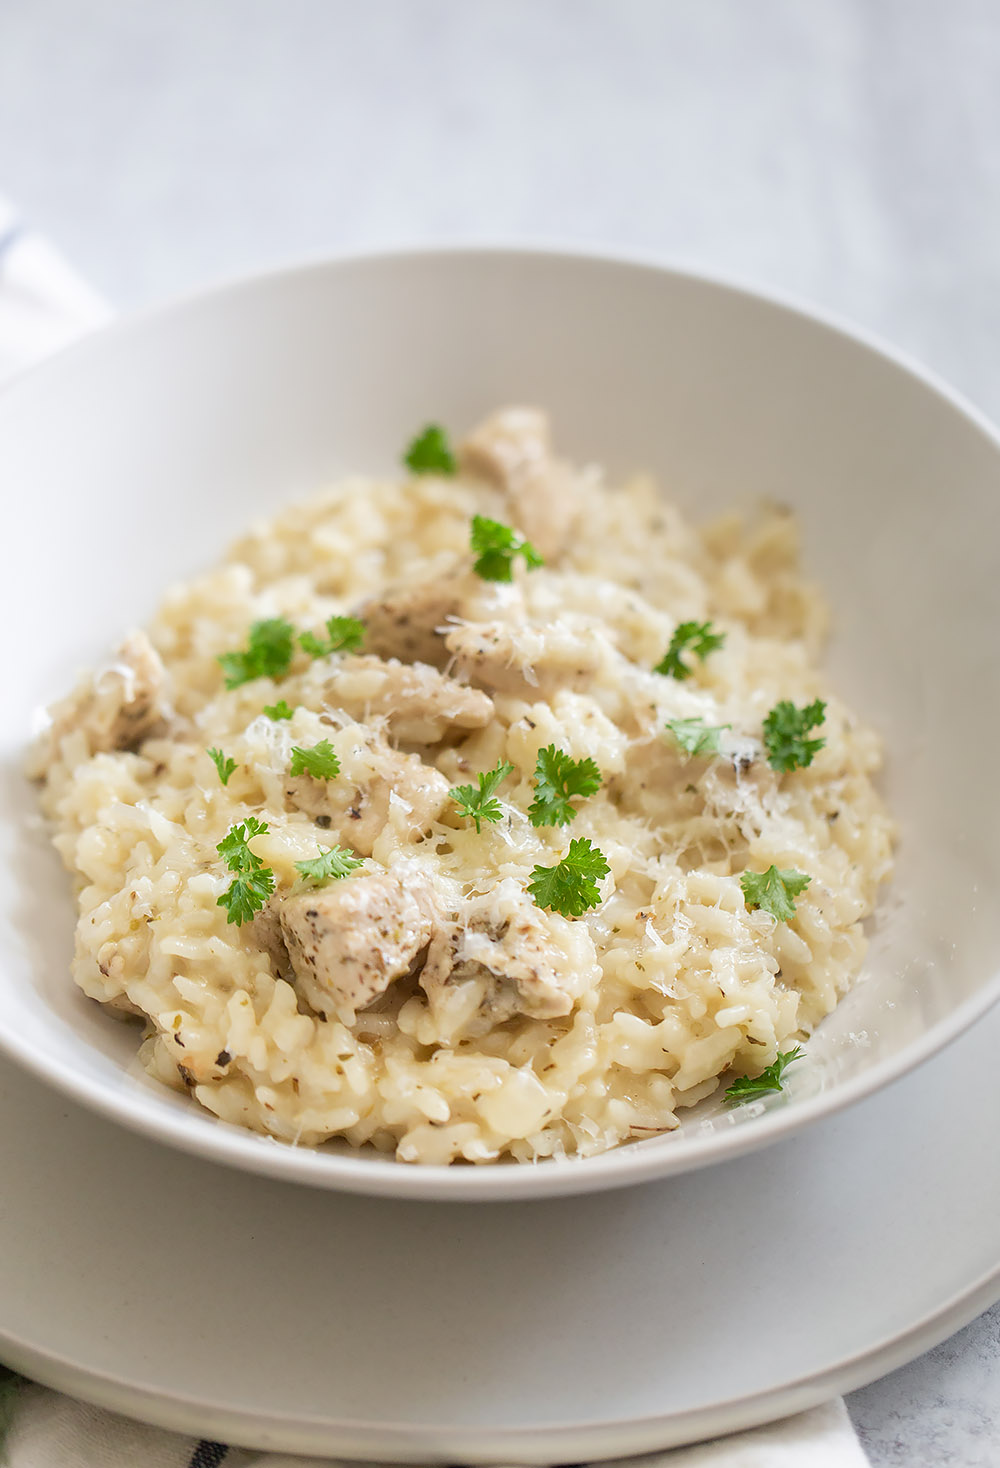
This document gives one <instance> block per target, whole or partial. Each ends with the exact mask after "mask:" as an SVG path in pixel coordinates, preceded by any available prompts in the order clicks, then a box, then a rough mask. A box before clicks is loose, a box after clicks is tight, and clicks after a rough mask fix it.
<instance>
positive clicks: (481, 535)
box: [469, 515, 545, 581]
mask: <svg viewBox="0 0 1000 1468" xmlns="http://www.w3.org/2000/svg"><path fill="white" fill-rule="evenodd" d="M469 545H470V546H471V548H472V549H473V550H474V551H475V553H476V557H477V559H476V562H475V564H474V565H473V567H472V569H473V570H474V571H475V573H476V575H477V576H481V577H482V579H483V580H484V581H513V579H514V570H513V562H514V557H515V556H523V557H524V564H525V565H526V566H527V567H528V569H529V571H532V570H534V568H535V567H536V566H544V564H545V562H544V561H543V560H542V558H541V556H540V555H539V554H538V552H537V551H536V550H535V547H534V546H533V545H532V544H531V541H530V540H525V539H524V537H523V535H518V533H517V531H516V530H512V529H511V527H510V526H509V525H503V524H502V523H501V522H500V521H499V520H488V519H487V518H486V516H485V515H473V517H472V527H471V529H470V531H469Z"/></svg>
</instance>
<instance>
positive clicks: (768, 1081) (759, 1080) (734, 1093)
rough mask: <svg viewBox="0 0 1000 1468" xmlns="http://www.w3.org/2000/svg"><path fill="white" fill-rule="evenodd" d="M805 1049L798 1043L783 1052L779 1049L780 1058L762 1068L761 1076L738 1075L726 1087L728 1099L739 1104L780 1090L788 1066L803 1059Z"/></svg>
mask: <svg viewBox="0 0 1000 1468" xmlns="http://www.w3.org/2000/svg"><path fill="white" fill-rule="evenodd" d="M804 1054H805V1051H804V1050H803V1049H802V1046H801V1045H796V1046H795V1047H794V1049H792V1050H786V1051H785V1052H784V1053H782V1052H781V1051H780V1050H779V1051H778V1058H777V1060H775V1061H774V1063H773V1064H772V1065H769V1066H767V1067H766V1069H764V1070H762V1071H761V1073H760V1075H759V1076H738V1077H737V1079H736V1080H735V1081H733V1084H732V1085H731V1086H728V1087H727V1088H726V1100H727V1101H732V1102H733V1103H734V1104H736V1105H739V1103H740V1102H742V1101H752V1100H753V1099H754V1097H756V1096H766V1095H767V1094H768V1092H769V1091H780V1090H781V1087H782V1076H783V1075H784V1073H785V1070H786V1068H787V1067H788V1066H790V1065H791V1064H792V1062H793V1061H795V1060H801V1059H802V1057H803V1055H804Z"/></svg>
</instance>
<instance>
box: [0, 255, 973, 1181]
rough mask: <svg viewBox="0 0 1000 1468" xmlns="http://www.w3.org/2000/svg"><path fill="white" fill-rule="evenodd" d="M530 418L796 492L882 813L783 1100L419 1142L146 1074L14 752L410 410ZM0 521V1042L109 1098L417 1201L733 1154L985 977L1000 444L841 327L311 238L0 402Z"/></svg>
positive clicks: (657, 463) (934, 1037)
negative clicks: (298, 1133)
mask: <svg viewBox="0 0 1000 1468" xmlns="http://www.w3.org/2000/svg"><path fill="white" fill-rule="evenodd" d="M514 400H519V401H529V402H537V403H539V404H544V405H546V406H547V407H548V408H549V409H550V410H551V413H552V416H553V419H554V423H555V427H556V433H557V438H558V442H559V445H560V446H561V448H562V449H563V451H564V452H566V453H567V454H569V455H571V456H572V457H573V458H575V459H577V460H580V459H583V460H587V459H594V460H598V461H600V462H602V463H605V464H607V465H608V466H609V468H610V470H611V471H612V473H619V472H627V471H629V470H632V469H636V468H648V469H650V470H652V471H653V472H654V473H655V474H656V475H657V476H658V477H659V479H660V480H661V482H662V484H663V485H664V487H665V489H666V490H667V491H668V492H669V493H670V494H671V495H672V496H674V497H676V498H677V499H678V500H679V501H680V503H681V504H682V505H683V506H685V507H686V508H687V509H688V510H691V511H694V512H696V513H698V514H702V513H704V514H709V513H711V512H712V511H715V510H719V509H722V508H724V507H728V506H731V505H732V504H733V503H734V502H741V501H743V502H745V501H748V500H753V499H755V498H758V497H760V496H762V495H766V496H770V497H772V498H777V499H778V500H781V501H785V502H787V503H788V504H789V505H791V506H792V507H793V508H794V509H795V511H796V512H797V514H798V516H799V517H800V520H801V523H802V526H803V529H804V542H805V558H806V563H807V566H808V567H809V569H810V570H811V571H812V572H813V573H814V574H815V576H816V577H817V578H818V579H819V581H820V582H821V583H822V585H823V586H824V588H825V589H826V591H827V593H828V595H829V597H830V600H831V601H832V604H833V608H834V618H835V638H834V642H833V645H832V648H831V653H830V662H831V671H832V674H833V681H834V683H835V684H836V686H837V687H838V688H839V690H840V691H841V692H842V693H843V694H844V695H846V696H847V697H848V699H849V700H851V701H852V702H853V704H854V706H855V707H856V708H857V709H858V710H859V711H860V712H861V713H862V714H863V716H864V718H865V719H866V720H868V721H870V722H872V723H873V724H875V725H876V726H877V727H879V728H880V729H881V730H882V731H883V733H884V735H885V738H886V744H887V750H888V766H887V772H886V778H885V788H886V791H887V794H888V798H889V801H890V803H891V806H892V807H893V810H894V812H895V813H896V815H897V817H898V819H899V821H900V824H901V842H900V848H899V862H898V870H897V874H896V878H895V881H894V883H893V885H892V887H891V889H890V890H889V891H888V894H887V895H886V896H885V898H884V899H883V904H882V908H881V910H880V912H879V914H878V916H877V918H876V920H875V923H874V926H873V934H872V944H871V949H870V952H869V957H868V960H867V962H866V965H865V974H864V978H863V981H862V982H861V983H860V984H859V985H858V987H857V988H856V989H855V990H854V991H853V992H852V993H851V994H850V996H849V997H848V998H847V999H846V1000H845V1001H844V1002H843V1003H842V1004H841V1006H840V1007H839V1008H838V1009H837V1010H836V1011H835V1013H834V1014H833V1015H832V1016H830V1018H829V1019H828V1020H826V1021H825V1022H824V1024H823V1025H822V1027H821V1029H820V1030H819V1032H818V1033H817V1035H816V1036H815V1037H814V1039H813V1040H812V1041H811V1042H810V1045H809V1057H810V1059H809V1063H808V1065H802V1066H800V1067H798V1068H797V1073H795V1072H793V1073H792V1075H793V1079H792V1082H791V1085H790V1088H789V1092H790V1094H789V1095H788V1097H787V1099H786V1098H785V1097H781V1098H777V1103H776V1104H775V1105H773V1106H767V1107H764V1108H762V1107H760V1106H744V1107H741V1108H737V1109H735V1110H731V1111H727V1110H725V1109H724V1108H722V1107H719V1106H718V1105H716V1106H715V1107H714V1108H712V1107H709V1108H708V1113H707V1114H705V1113H693V1114H692V1116H691V1117H690V1118H689V1119H688V1120H687V1121H686V1122H685V1124H684V1125H683V1126H682V1127H681V1129H680V1131H679V1132H675V1133H673V1134H672V1135H670V1136H668V1137H663V1138H656V1139H653V1140H650V1141H646V1142H642V1143H639V1144H635V1145H632V1146H629V1147H626V1148H623V1149H620V1150H618V1151H615V1152H611V1153H607V1154H605V1155H603V1156H599V1157H594V1158H588V1159H586V1160H583V1161H571V1162H546V1163H542V1164H538V1165H534V1166H521V1167H517V1166H511V1165H506V1166H505V1165H498V1166H493V1167H483V1168H471V1167H452V1168H434V1167H425V1168H420V1167H411V1166H406V1165H404V1164H400V1163H397V1162H393V1161H390V1160H387V1159H385V1158H383V1157H378V1156H375V1155H365V1154H359V1153H353V1152H349V1151H347V1150H346V1149H340V1148H338V1147H337V1146H336V1145H328V1146H326V1147H323V1148H320V1149H317V1150H306V1149H293V1148H291V1147H287V1146H283V1145H281V1144H279V1143H276V1142H274V1141H272V1140H269V1139H266V1138H262V1137H259V1136H255V1135H252V1134H250V1133H247V1132H243V1131H240V1130H238V1129H236V1128H233V1127H230V1126H227V1125H225V1124H223V1123H221V1122H219V1121H217V1120H215V1119H214V1118H213V1117H211V1116H210V1115H209V1114H208V1113H207V1112H205V1111H203V1110H201V1109H200V1108H198V1107H197V1106H196V1105H195V1104H194V1103H193V1102H189V1101H187V1100H186V1099H185V1098H183V1097H180V1096H177V1095H174V1094H173V1093H172V1092H170V1091H167V1090H165V1089H163V1088H160V1087H158V1086H156V1085H155V1083H153V1082H152V1081H150V1080H148V1079H147V1078H146V1077H145V1076H144V1075H143V1074H142V1073H141V1072H140V1071H139V1070H138V1068H137V1066H136V1063H135V1060H134V1054H135V1049H136V1035H135V1031H134V1030H133V1029H132V1028H131V1027H128V1026H123V1025H122V1024H120V1023H118V1022H116V1021H115V1020H114V1019H113V1018H111V1017H110V1016H109V1015H108V1014H107V1013H105V1012H104V1011H102V1010H101V1009H100V1008H99V1007H98V1006H97V1005H96V1004H93V1003H92V1002H91V1001H89V1000H87V999H85V998H84V997H83V996H82V995H81V994H80V993H79V991H78V990H77V989H76V988H75V986H74V984H73V983H72V981H71V979H70V976H69V959H70V954H71V951H72V932H73V909H72V903H71V900H70V897H69V891H68V888H69V882H68V878H67V876H66V874H65V873H64V871H63V870H62V868H61V867H60V865H59V863H58V861H57V859H56V857H55V855H54V853H53V852H52V851H51V850H50V849H49V848H48V845H47V840H46V837H45V835H44V833H43V832H41V831H40V830H39V823H38V818H37V816H36V814H35V795H34V792H33V790H32V789H31V788H30V787H29V786H28V785H27V784H26V783H25V781H24V779H23V777H22V775H21V763H22V760H23V756H24V750H25V746H26V742H27V739H28V732H29V728H30V726H31V721H32V713H33V710H35V709H36V708H37V707H38V706H39V705H42V704H44V703H45V702H47V701H49V700H50V699H51V698H52V697H54V696H56V695H58V694H60V693H61V692H62V691H64V690H65V688H66V686H67V685H68V684H69V682H70V681H71V680H72V679H73V677H74V675H75V674H76V672H77V671H78V670H79V668H80V667H81V666H85V665H87V664H90V663H93V662H95V661H97V660H99V659H100V658H101V656H102V655H103V654H104V653H105V652H106V650H107V648H108V647H109V646H110V645H111V644H112V643H113V642H114V640H115V639H116V638H118V637H119V636H120V634H121V633H122V632H123V630H125V629H126V628H127V627H128V626H130V625H132V624H135V623H137V622H139V621H142V620H144V619H145V618H146V617H147V616H148V615H149V614H150V613H151V612H152V610H153V608H154V606H155V604H156V602H157V601H158V599H159V597H160V595H161V593H162V592H163V590H164V588H165V587H166V586H167V585H168V583H170V582H171V581H173V580H174V579H176V578H178V577H183V576H187V575H190V574H191V573H192V572H195V571H197V570H198V569H199V568H201V567H203V566H205V565H207V564H209V563H211V562H212V561H213V560H214V559H215V558H216V557H217V556H218V554H219V553H220V552H221V551H222V550H223V548H224V547H225V545H226V544H227V542H228V541H229V539H230V538H231V537H232V536H233V535H234V533H235V532H237V531H238V530H239V529H241V527H242V526H243V525H244V524H245V523H246V521H247V520H248V519H249V518H250V517H251V516H252V515H255V514H258V513H261V512H264V511H267V512H271V511H273V510H275V509H276V508H277V507H278V506H280V505H282V504H284V503H285V502H287V501H288V500H289V499H290V498H292V497H293V496H296V495H302V494H304V493H307V492H308V491H310V490H312V489H315V488H316V487H318V486H321V485H323V484H324V483H326V482H329V481H330V480H331V479H334V478H336V477H337V476H338V475H340V474H341V473H343V472H344V471H348V470H353V469H359V468H360V469H365V470H368V469H371V470H382V469H385V470H392V469H393V467H394V466H395V465H396V463H397V460H398V454H399V450H400V445H402V444H404V443H405V442H406V440H407V438H408V436H409V435H411V434H412V432H413V431H414V428H415V427H416V426H419V425H420V424H421V423H423V422H426V421H427V420H429V419H434V420H439V421H442V422H445V423H448V424H451V425H454V426H455V427H456V428H460V427H461V426H463V425H467V424H469V423H471V422H472V421H474V420H475V419H476V418H477V417H478V416H479V415H480V414H482V413H483V412H484V411H486V410H488V409H489V408H491V407H493V406H495V405H496V404H498V403H504V402H509V401H514ZM0 484H2V485H3V486H4V494H5V501H6V504H7V512H6V513H7V516H8V524H9V525H10V522H13V533H12V534H10V535H9V538H8V547H9V552H10V553H9V556H8V564H7V565H6V567H5V574H4V587H5V598H6V616H5V626H6V636H5V638H4V683H5V689H4V699H3V709H2V716H0V729H2V740H3V746H2V749H3V773H4V785H3V792H2V797H3V817H4V819H3V822H2V840H3V843H4V851H5V854H6V856H7V858H8V860H7V863H6V870H7V873H8V875H7V877H6V879H5V880H4V882H3V885H2V904H0V955H2V960H3V961H2V971H0V1006H2V1015H3V1023H2V1029H0V1044H2V1045H3V1048H4V1049H5V1050H6V1051H7V1052H8V1053H9V1054H10V1055H11V1056H13V1057H14V1058H15V1059H16V1060H18V1061H20V1062H22V1063H23V1064H25V1065H27V1066H28V1067H29V1068H30V1069H31V1070H33V1071H34V1072H35V1073H36V1074H38V1075H40V1076H41V1077H43V1078H44V1079H45V1080H47V1081H49V1082H51V1083H52V1084H53V1085H55V1086H57V1087H59V1088H60V1089H62V1090H63V1091H65V1092H66V1093H67V1094H69V1095H70V1096H72V1097H73V1098H74V1099H76V1100H78V1101H81V1102H83V1103H84V1104H86V1105H88V1106H92V1107H94V1108H96V1109H97V1110H98V1111H100V1112H102V1113H104V1114H105V1115H107V1116H110V1117H113V1118H114V1119H116V1120H118V1121H120V1122H122V1123H123V1124H124V1125H126V1126H129V1127H132V1128H134V1129H135V1130H137V1131H140V1132H144V1133H146V1134H147V1135H149V1136H151V1137H155V1138H159V1139H160V1140H162V1141H165V1142H169V1143H172V1144H174V1145H176V1146H180V1147H183V1148H186V1149H187V1150H189V1151H192V1152H196V1153H199V1154H201V1155H202V1156H204V1157H208V1158H211V1159H214V1160H217V1161H220V1162H226V1163H229V1164H232V1165H234V1166H237V1167H242V1168H246V1169H250V1170H254V1171H258V1172H261V1173H269V1174H271V1175H272V1176H275V1177H281V1178H284V1179H297V1180H299V1181H302V1182H307V1183H313V1184H317V1185H322V1186H326V1187H332V1188H343V1189H348V1190H352V1191H357V1192H365V1193H372V1194H386V1195H394V1196H399V1197H410V1198H417V1197H419V1198H442V1199H452V1200H485V1199H498V1198H515V1197H518V1198H523V1197H528V1196H545V1195H552V1194H559V1193H574V1192H585V1191H589V1190H591V1189H598V1188H607V1187H614V1186H617V1185H620V1184H624V1183H631V1182H638V1181H641V1180H644V1179H649V1178H654V1177H661V1176H664V1175H666V1174H668V1173H679V1172H682V1171H685V1170H687V1169H690V1168H693V1167H699V1166H703V1165H705V1164H706V1163H710V1162H716V1161H720V1160H722V1159H724V1158H728V1157H732V1156H733V1155H734V1154H736V1153H739V1152H743V1151H746V1150H749V1149H750V1148H752V1147H754V1146H759V1145H761V1144H763V1143H765V1142H769V1141H772V1140H774V1139H776V1138H777V1137H779V1136H785V1135H787V1134H788V1133H789V1132H791V1131H793V1130H795V1129H796V1128H799V1127H802V1126H805V1125H806V1124H807V1123H810V1122H814V1121H816V1120H818V1119H819V1118H821V1117H824V1116H828V1115H829V1114H830V1113H831V1112H833V1111H835V1110H837V1109H838V1108H839V1107H841V1106H844V1105H846V1104H848V1103H849V1102H854V1101H858V1100H860V1099H861V1098H862V1097H864V1096H866V1095H868V1094H870V1093H871V1092H872V1091H874V1090H875V1089H876V1088H877V1087H879V1086H881V1085H884V1084H885V1083H886V1082H888V1081H890V1080H893V1079H894V1078H896V1077H898V1076H900V1075H902V1074H903V1073H904V1072H905V1071H907V1070H909V1069H910V1068H911V1067H912V1066H914V1065H916V1064H918V1063H919V1062H920V1061H922V1060H924V1059H925V1058H926V1057H928V1056H929V1055H931V1054H932V1053H933V1052H934V1051H935V1050H937V1049H939V1048H940V1047H941V1046H942V1045H944V1044H945V1043H946V1042H947V1041H949V1040H950V1039H952V1038H953V1037H954V1036H955V1035H957V1034H958V1033H959V1032H960V1031H961V1030H962V1029H963V1028H964V1027H965V1026H967V1025H968V1024H970V1023H971V1022H972V1021H973V1020H974V1019H975V1018H976V1017H977V1016H979V1015H981V1014H982V1013H983V1012H984V1011H985V1010H986V1009H987V1007H988V1006H989V1005H990V1004H992V1003H993V1002H994V1000H995V999H996V998H997V997H998V995H1000V975H998V960H1000V905H998V903H997V901H996V893H997V891H998V890H1000V818H998V780H997V757H996V740H997V733H998V731H1000V696H998V688H1000V680H998V679H997V677H996V673H995V667H996V658H995V653H994V643H995V635H996V631H997V629H1000V543H998V540H997V536H996V529H997V521H998V506H1000V443H998V440H997V438H996V436H995V435H994V433H993V432H992V430H991V429H990V428H989V426H988V425H987V424H985V423H984V422H983V421H982V420H981V419H979V418H978V417H977V416H976V414H975V413H974V412H972V411H971V410H970V409H969V408H968V407H966V406H964V405H963V404H961V403H960V402H959V401H958V400H957V399H956V398H955V396H954V395H953V394H951V393H950V392H949V391H948V390H947V389H946V388H944V387H942V386H941V385H940V384H937V383H935V382H933V381H932V380H931V379H929V378H928V377H927V375H926V374H924V373H921V372H919V371H918V370H915V369H914V368H913V367H911V366H909V365H906V364H904V363H903V362H901V361H900V360H898V359H896V358H894V357H893V356H892V355H890V354H889V353H887V352H886V351H885V350H884V349H880V348H878V347H876V346H874V345H872V344H871V343H869V342H867V341H865V340H864V339H863V338H861V337H860V336H858V335H857V334H852V333H850V332H846V331H844V330H843V329H842V328H840V327H838V326H836V325H833V324H830V323H828V322H826V321H823V320H821V319H818V318H817V317H815V316H811V315H808V314H805V313H803V312H802V311H800V310H797V309H795V308H794V307H791V306H788V305H786V304H784V303H782V302H779V301H774V300H767V299H763V298H761V297H759V296H756V295H752V294H750V293H748V292H746V291H744V290H740V289H737V288H734V287H733V286H731V285H727V284H723V283H720V282H718V281H712V280H707V279H704V278H701V277H698V276H692V275H689V274H682V273H679V272H676V271H672V270H667V269H664V268H662V267H659V266H654V265H646V264H638V263H634V262H627V261H620V260H611V259H606V258H602V259H597V258H591V257H586V256H580V255H568V254H557V253H549V252H544V251H530V252H528V251H519V250H455V251H434V252H426V253H416V254H403V255H390V256H381V257H374V258H365V259H358V260H342V261H334V262H331V263H328V264H321V265H316V266H312V267H308V268H305V269H300V270H294V271H289V272H287V273H283V274H279V275H272V276H267V277H263V278H261V279H256V280H252V281H249V282H246V283H243V284H238V285H235V286H232V287H230V288H228V289H224V290H221V291H217V292H214V293H212V294H210V295H205V296H202V297H200V298H197V299H194V300H190V301H185V302H182V303H180V304H178V305H174V306H171V307H168V308H166V309H164V310H160V311H156V312H154V313H153V314H151V315H148V316H145V317H142V318H139V319H137V320H133V321H125V322H122V323H121V324H119V325H116V326H113V327H112V328H111V329H110V330H107V331H104V332H102V333H101V334H100V335H98V336H96V337H94V338H93V339H92V340H90V341H88V342H86V343H84V344H83V345H82V346H81V347H78V348H76V349H74V350H72V351H69V352H67V353H65V354H63V355H62V356H60V357H58V358H57V359H55V360H54V361H52V362H50V363H48V364H47V365H46V366H44V367H43V368H41V369H40V370H37V371H35V372H33V373H30V374H28V375H27V376H25V377H23V378H21V379H20V380H19V381H17V382H15V383H14V385H13V386H11V387H10V388H8V390H7V391H6V392H4V393H3V394H2V395H0Z"/></svg>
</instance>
